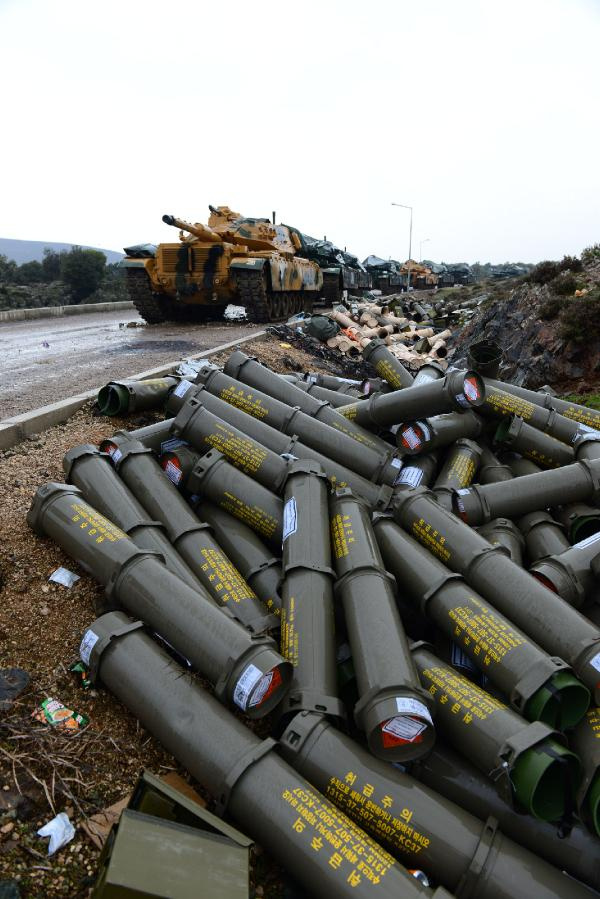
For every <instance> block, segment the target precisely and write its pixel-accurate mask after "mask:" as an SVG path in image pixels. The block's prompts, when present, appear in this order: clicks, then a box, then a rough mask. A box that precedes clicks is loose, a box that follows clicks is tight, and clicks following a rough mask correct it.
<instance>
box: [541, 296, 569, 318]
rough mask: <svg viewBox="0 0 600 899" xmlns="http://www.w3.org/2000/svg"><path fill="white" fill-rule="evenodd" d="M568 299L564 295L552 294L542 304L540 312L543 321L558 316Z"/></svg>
mask: <svg viewBox="0 0 600 899" xmlns="http://www.w3.org/2000/svg"><path fill="white" fill-rule="evenodd" d="M566 302H567V301H566V300H564V299H563V298H562V297H557V296H551V297H548V299H547V300H546V301H545V302H544V303H542V304H541V306H540V308H539V310H538V312H539V316H540V318H541V319H542V321H549V320H550V319H552V318H556V316H557V315H558V313H559V312H560V311H561V309H562V308H563V306H564V305H565V303H566Z"/></svg>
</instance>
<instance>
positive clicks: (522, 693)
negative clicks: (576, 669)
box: [510, 655, 569, 712]
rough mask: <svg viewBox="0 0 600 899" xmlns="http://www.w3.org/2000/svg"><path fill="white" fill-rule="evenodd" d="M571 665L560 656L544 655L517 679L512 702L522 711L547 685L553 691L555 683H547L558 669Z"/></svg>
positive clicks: (512, 691)
mask: <svg viewBox="0 0 600 899" xmlns="http://www.w3.org/2000/svg"><path fill="white" fill-rule="evenodd" d="M568 668H569V666H568V665H567V663H566V662H564V661H563V660H562V659H561V658H559V657H558V656H546V655H544V656H542V657H541V658H539V659H538V660H537V661H536V662H534V663H533V665H530V666H529V668H528V669H527V671H526V672H525V674H524V675H523V676H522V677H521V678H520V680H518V681H517V683H516V684H515V685H514V687H513V688H512V690H511V693H510V702H511V705H513V706H514V707H515V708H517V709H518V710H519V711H520V712H522V711H523V709H524V707H525V705H526V703H527V702H528V701H529V699H531V697H532V696H533V694H534V693H535V692H536V691H537V690H539V689H540V687H543V686H546V688H547V689H548V690H550V692H553V690H554V688H553V685H552V684H550V683H546V682H547V681H549V679H550V678H551V677H552V675H553V674H554V673H555V672H556V671H564V670H565V669H566V670H568Z"/></svg>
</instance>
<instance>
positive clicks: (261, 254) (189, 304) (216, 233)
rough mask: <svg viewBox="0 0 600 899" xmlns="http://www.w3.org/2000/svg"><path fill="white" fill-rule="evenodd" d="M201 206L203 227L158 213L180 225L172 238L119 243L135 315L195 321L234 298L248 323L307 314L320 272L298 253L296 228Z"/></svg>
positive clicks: (315, 296) (210, 315)
mask: <svg viewBox="0 0 600 899" xmlns="http://www.w3.org/2000/svg"><path fill="white" fill-rule="evenodd" d="M209 209H210V217H209V219H208V225H203V224H200V223H195V224H190V223H189V222H186V221H184V220H183V219H180V218H176V217H175V216H173V215H163V217H162V220H163V222H165V223H166V224H167V225H173V227H175V228H179V229H180V232H179V242H175V243H161V244H159V245H158V246H157V247H156V248H154V247H152V246H151V245H148V244H145V245H142V246H135V247H125V254H126V256H125V259H124V260H123V262H122V265H123V267H124V269H125V274H126V279H127V288H128V291H129V295H130V297H131V299H132V301H133V304H134V306H135V307H136V309H137V310H138V312H139V313H140V315H141V316H142V317H143V318H144V319H145V320H146V321H147V322H148V323H150V324H156V323H159V322H163V321H172V320H177V319H183V320H190V319H191V320H199V321H202V320H206V319H208V318H219V317H221V316H222V315H223V313H224V311H225V309H226V307H227V305H228V304H229V303H234V304H236V305H240V306H245V307H246V313H247V315H248V318H249V319H250V321H254V322H268V321H278V320H282V319H286V318H288V317H289V316H290V315H293V314H295V313H296V312H301V311H303V310H304V311H311V309H312V304H313V302H314V300H316V299H318V298H319V296H320V293H321V289H322V286H323V276H322V274H321V270H320V268H319V266H318V265H317V263H315V262H312V261H310V260H308V259H305V258H303V257H302V255H301V251H302V248H303V240H302V235H301V234H300V232H299V231H298V230H297V229H296V228H292V227H290V226H288V225H274V224H272V223H271V221H270V220H269V219H266V218H264V219H263V218H245V217H244V216H242V215H240V214H239V213H238V212H233V211H232V210H231V209H229V207H228V206H218V207H214V206H209Z"/></svg>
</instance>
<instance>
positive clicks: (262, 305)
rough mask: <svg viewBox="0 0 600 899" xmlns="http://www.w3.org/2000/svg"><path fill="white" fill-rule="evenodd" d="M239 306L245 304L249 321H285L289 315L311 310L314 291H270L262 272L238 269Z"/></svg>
mask: <svg viewBox="0 0 600 899" xmlns="http://www.w3.org/2000/svg"><path fill="white" fill-rule="evenodd" d="M236 280H237V288H238V292H239V303H240V306H245V308H246V315H247V316H248V319H249V321H251V322H256V323H257V324H265V323H267V322H278V321H285V320H286V319H287V318H289V317H290V315H295V314H296V313H298V312H302V310H305V311H307V312H310V311H312V304H313V301H314V298H315V292H314V291H308V290H294V291H288V292H286V293H272V292H271V291H270V290H269V288H268V286H267V283H266V280H265V276H264V274H263V273H262V272H251V271H238V272H237V274H236Z"/></svg>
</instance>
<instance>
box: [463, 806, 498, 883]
mask: <svg viewBox="0 0 600 899" xmlns="http://www.w3.org/2000/svg"><path fill="white" fill-rule="evenodd" d="M497 831H498V822H497V820H496V819H495V818H493V817H491V816H490V817H489V818H488V819H487V821H486V822H485V824H484V826H483V830H482V831H481V834H480V836H479V842H478V843H477V847H476V849H475V852H474V853H473V858H472V859H471V862H470V864H469V867H468V868H467V870H466V871H465V873H464V874H463V876H462V877H461V879H460V881H459V883H458V887H457V888H456V890H455V896H456V899H476V897H477V896H478V895H479V891H478V889H477V887H478V885H479V878H480V877H481V875H482V873H483V872H484V869H485V866H486V863H487V860H488V857H489V854H490V852H491V850H492V847H493V845H494V841H495V839H496V833H497Z"/></svg>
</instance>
